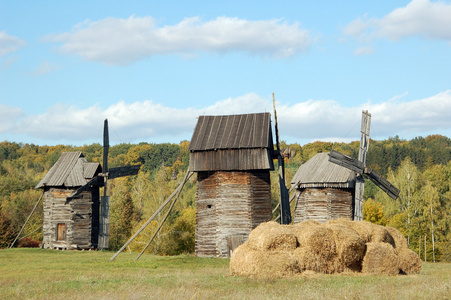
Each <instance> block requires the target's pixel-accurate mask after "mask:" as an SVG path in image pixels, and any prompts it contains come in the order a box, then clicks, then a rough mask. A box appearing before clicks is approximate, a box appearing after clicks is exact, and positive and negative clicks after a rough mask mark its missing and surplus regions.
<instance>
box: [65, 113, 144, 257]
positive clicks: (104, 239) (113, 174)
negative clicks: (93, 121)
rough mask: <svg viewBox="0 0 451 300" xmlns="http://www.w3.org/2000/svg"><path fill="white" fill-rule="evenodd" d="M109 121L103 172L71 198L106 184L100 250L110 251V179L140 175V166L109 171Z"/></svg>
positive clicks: (105, 126) (101, 217)
mask: <svg viewBox="0 0 451 300" xmlns="http://www.w3.org/2000/svg"><path fill="white" fill-rule="evenodd" d="M109 143H110V142H109V134H108V119H105V122H104V126H103V168H102V169H103V172H102V173H99V174H98V175H97V176H95V177H93V178H92V179H91V180H90V181H89V182H88V183H87V184H85V185H84V186H82V187H80V188H79V189H78V190H77V191H76V192H75V193H74V194H73V195H72V196H71V197H72V198H74V197H76V196H78V195H79V194H81V193H82V192H83V191H84V190H87V189H89V188H90V187H91V186H93V185H96V184H99V183H101V182H102V181H103V182H104V189H103V196H102V197H101V201H100V220H99V242H98V249H108V242H109V236H110V229H109V228H110V196H108V192H107V191H108V185H107V182H108V179H114V178H118V177H123V176H130V175H136V174H138V171H139V169H140V167H141V166H140V165H135V166H125V167H117V168H111V169H108V149H109Z"/></svg>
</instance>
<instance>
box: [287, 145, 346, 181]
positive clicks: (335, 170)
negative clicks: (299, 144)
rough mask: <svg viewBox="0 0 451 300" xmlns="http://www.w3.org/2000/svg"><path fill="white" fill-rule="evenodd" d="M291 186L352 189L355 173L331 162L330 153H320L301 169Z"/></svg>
mask: <svg viewBox="0 0 451 300" xmlns="http://www.w3.org/2000/svg"><path fill="white" fill-rule="evenodd" d="M291 184H292V185H296V186H298V187H299V188H308V187H336V188H352V187H354V185H355V173H354V172H353V171H351V170H349V169H347V168H345V167H342V166H339V165H337V164H334V163H331V162H329V153H318V154H316V155H315V156H314V157H312V158H311V159H310V160H308V161H307V162H306V163H305V164H303V165H301V166H300V167H299V169H298V171H297V172H296V174H295V175H294V177H293V179H292V181H291Z"/></svg>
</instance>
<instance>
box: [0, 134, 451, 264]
mask: <svg viewBox="0 0 451 300" xmlns="http://www.w3.org/2000/svg"><path fill="white" fill-rule="evenodd" d="M188 146H189V142H188V141H182V142H180V143H178V144H171V143H162V144H152V143H139V144H128V143H122V144H118V145H114V146H111V147H110V151H109V166H110V167H116V166H123V165H130V164H140V165H142V167H141V170H140V172H139V174H138V175H136V176H130V177H126V178H117V179H115V180H111V181H109V184H110V185H111V188H110V193H111V217H110V248H111V249H113V250H114V249H118V248H120V247H121V246H122V245H123V244H124V243H125V241H126V240H127V239H128V238H129V236H130V235H131V234H133V233H134V232H135V231H136V230H137V229H138V228H140V227H141V225H142V224H143V223H144V222H145V221H146V220H147V219H148V218H149V217H150V215H152V214H153V212H154V211H155V210H156V209H157V208H158V207H159V206H160V205H161V203H162V202H164V200H166V198H167V197H168V196H169V195H170V194H171V193H172V192H173V191H174V190H175V188H176V187H177V186H178V184H179V183H180V181H181V180H182V179H183V175H184V172H185V171H186V169H187V167H188V164H189V151H188ZM281 148H282V150H289V151H288V152H289V153H290V156H289V157H288V158H286V173H287V174H286V175H287V176H286V177H287V183H289V182H290V181H291V178H292V176H293V175H294V173H295V172H296V170H297V168H298V167H299V166H300V165H302V164H303V163H305V162H306V161H307V160H309V159H310V158H312V157H313V156H314V155H315V154H316V153H318V152H328V151H330V150H336V151H339V152H342V153H345V154H348V155H350V156H353V157H357V155H358V151H359V142H358V141H356V142H351V143H330V142H313V143H309V144H306V145H303V146H301V145H299V144H287V143H285V142H281ZM65 151H82V152H83V154H84V156H85V157H86V159H87V160H88V161H93V162H102V155H103V151H102V146H101V145H100V144H97V143H95V144H91V145H84V146H71V145H57V146H39V145H34V144H21V143H15V142H8V141H4V142H0V247H1V248H4V247H7V246H8V245H9V244H10V243H11V241H12V240H13V239H14V237H15V236H16V235H17V233H18V232H19V230H20V228H21V227H22V225H23V224H24V222H25V219H26V218H27V217H28V215H29V213H30V212H31V210H32V209H33V206H34V204H35V203H36V201H37V199H38V198H39V196H40V194H41V191H39V190H35V189H34V186H35V185H36V184H37V183H38V182H39V180H40V179H42V178H43V177H44V175H45V174H46V172H47V171H48V170H49V169H50V168H51V167H52V165H53V164H54V163H55V162H56V161H57V160H58V158H59V156H60V155H61V153H62V152H65ZM450 161H451V139H449V138H448V137H445V136H441V135H431V136H427V137H425V138H423V137H417V138H414V139H412V140H403V139H401V138H399V137H398V136H396V137H393V138H389V139H387V140H382V141H376V140H371V141H370V147H369V152H368V156H367V165H368V166H370V167H371V168H373V169H375V170H376V171H377V172H379V173H380V174H382V175H383V176H385V177H386V178H388V179H389V180H390V181H391V182H392V183H393V184H394V185H395V186H397V187H398V188H399V189H400V190H401V196H400V198H399V199H398V200H396V201H393V200H391V199H390V198H388V197H386V196H385V195H384V193H382V192H380V191H379V189H378V188H377V187H375V186H374V184H372V183H371V182H370V181H369V180H367V181H366V184H365V200H366V201H365V204H364V218H365V219H366V220H369V221H371V222H374V223H379V224H382V225H389V226H393V227H396V228H398V229H399V230H401V232H403V234H405V235H406V237H407V238H408V240H409V246H410V247H411V248H412V249H414V250H415V251H416V252H418V253H419V254H421V255H422V257H423V258H424V255H425V254H426V256H425V258H426V259H427V260H434V259H435V260H436V261H438V260H449V261H451V253H450V252H451V251H450V250H448V249H451V244H450V241H451V201H450V198H451V192H450V185H451V162H450ZM271 176H272V177H274V178H272V181H271V182H272V198H273V204H274V205H276V203H277V201H278V200H277V199H278V186H277V180H273V179H275V177H276V172H273V173H272V174H271ZM195 193H196V181H195V178H192V179H191V180H190V181H189V182H188V184H187V185H186V186H185V188H184V190H183V192H182V194H181V198H180V200H179V201H178V202H177V204H176V206H175V207H174V209H173V211H172V212H171V214H170V215H169V218H168V221H167V222H166V224H165V226H163V228H162V230H161V231H160V232H159V234H158V236H157V237H156V239H155V242H154V243H153V244H152V246H151V247H150V248H149V250H148V251H150V252H152V253H156V254H167V255H170V254H178V253H184V252H193V251H194V229H195ZM40 205H41V206H40V207H39V208H38V213H35V214H33V217H32V218H31V219H30V221H29V223H28V225H27V226H26V228H25V229H24V231H23V233H22V235H21V237H22V236H24V237H25V238H22V239H21V240H20V241H19V243H18V244H17V245H19V246H27V245H31V244H33V245H35V244H36V243H38V242H39V241H40V240H42V201H41V204H40ZM159 218H160V220H161V219H162V218H163V214H162V215H161V216H159ZM157 226H158V218H157V220H155V222H153V223H151V224H150V225H149V226H148V227H149V230H148V231H145V232H144V233H143V234H142V235H141V236H140V237H139V238H137V239H136V240H135V241H134V242H133V243H132V244H131V245H130V247H131V250H140V249H142V248H143V247H144V246H145V244H146V243H147V240H148V239H149V238H150V236H151V235H152V233H153V232H152V230H151V229H152V228H156V227H157Z"/></svg>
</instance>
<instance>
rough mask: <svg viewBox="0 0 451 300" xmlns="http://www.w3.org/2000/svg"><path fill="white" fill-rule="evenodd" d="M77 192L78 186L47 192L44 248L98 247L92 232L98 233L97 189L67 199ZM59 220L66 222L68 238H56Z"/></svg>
mask: <svg viewBox="0 0 451 300" xmlns="http://www.w3.org/2000/svg"><path fill="white" fill-rule="evenodd" d="M74 192H75V189H58V188H49V189H48V190H46V191H45V195H44V222H43V232H44V236H43V247H44V248H60V249H88V248H93V247H94V246H96V244H97V237H94V238H93V235H94V236H95V235H98V205H99V200H98V190H97V191H94V193H92V191H91V190H88V191H84V192H83V193H82V194H81V195H80V196H79V197H78V198H75V199H71V200H70V201H67V197H69V196H70V195H72V194H73V193H74ZM93 196H94V201H92V200H93ZM93 204H94V205H93ZM96 210H97V212H96ZM59 223H64V224H66V240H65V241H57V227H58V224H59ZM93 230H94V231H97V232H96V233H94V232H93ZM93 242H94V243H93Z"/></svg>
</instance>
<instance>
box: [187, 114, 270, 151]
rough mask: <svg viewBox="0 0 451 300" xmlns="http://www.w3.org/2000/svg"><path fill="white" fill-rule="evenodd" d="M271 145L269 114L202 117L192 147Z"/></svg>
mask: <svg viewBox="0 0 451 300" xmlns="http://www.w3.org/2000/svg"><path fill="white" fill-rule="evenodd" d="M249 148H271V149H272V133H271V116H270V114H269V113H257V114H243V115H227V116H200V117H199V119H198V121H197V124H196V128H195V129H194V133H193V137H192V139H191V142H190V145H189V148H188V150H190V151H203V150H219V149H249Z"/></svg>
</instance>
